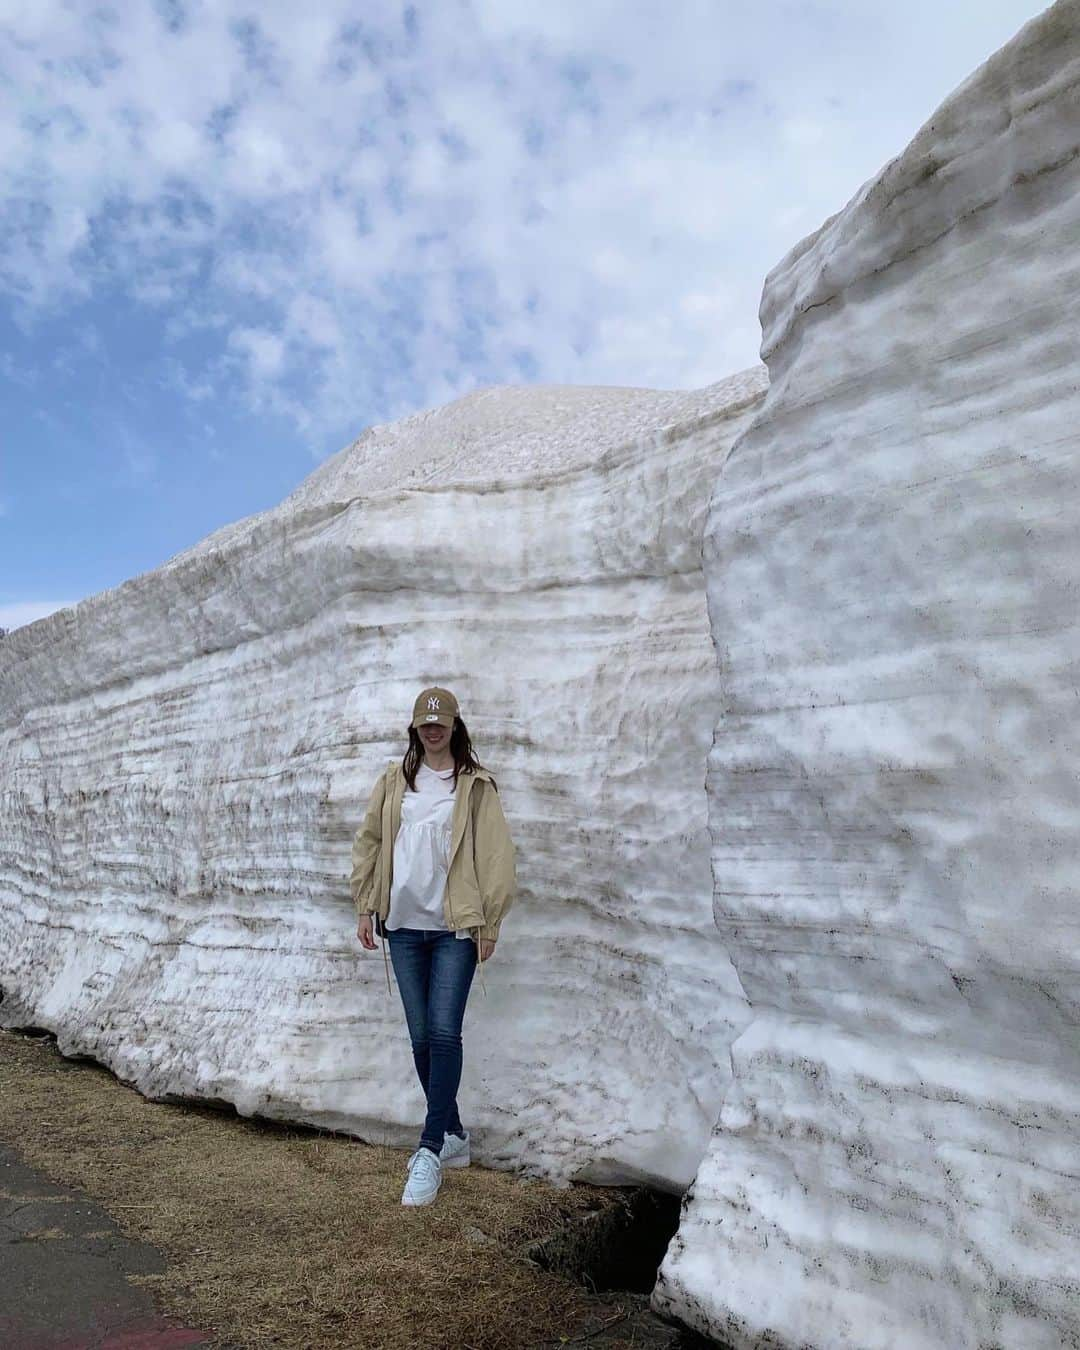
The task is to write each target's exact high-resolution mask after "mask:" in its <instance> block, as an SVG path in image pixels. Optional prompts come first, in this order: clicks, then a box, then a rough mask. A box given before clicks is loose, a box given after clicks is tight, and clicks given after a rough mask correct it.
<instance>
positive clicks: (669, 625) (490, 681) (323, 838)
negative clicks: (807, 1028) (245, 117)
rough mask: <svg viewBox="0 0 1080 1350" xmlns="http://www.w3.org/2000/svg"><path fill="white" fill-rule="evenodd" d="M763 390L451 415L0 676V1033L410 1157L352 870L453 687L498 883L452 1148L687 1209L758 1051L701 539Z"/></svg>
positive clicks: (405, 429) (728, 383) (393, 1004)
mask: <svg viewBox="0 0 1080 1350" xmlns="http://www.w3.org/2000/svg"><path fill="white" fill-rule="evenodd" d="M764 388H765V375H764V369H763V368H762V367H758V368H755V369H753V370H750V371H748V372H745V373H744V374H742V375H739V376H734V377H732V378H730V379H728V380H724V381H722V382H720V383H719V384H717V385H714V386H711V387H710V388H708V389H705V390H699V391H695V392H692V393H685V392H683V393H657V392H654V391H650V390H634V389H605V388H601V389H573V388H571V389H562V388H528V389H505V388H500V389H492V390H487V391H484V392H483V393H480V394H474V395H470V396H469V397H467V398H465V399H463V400H461V401H460V402H458V403H455V404H453V405H451V406H449V407H447V408H442V409H438V410H436V411H433V412H431V413H423V414H418V415H417V416H415V417H412V418H409V419H406V420H405V421H404V422H400V423H397V424H395V425H394V426H392V427H378V428H373V429H372V430H371V431H370V432H368V433H367V434H366V435H365V436H364V437H362V438H361V439H360V441H359V442H357V444H356V445H355V446H353V447H350V448H349V449H348V450H346V451H344V452H342V453H341V454H340V455H337V456H335V457H333V458H332V459H331V460H328V461H327V462H326V463H325V464H324V465H322V466H321V467H320V469H318V470H317V471H316V472H315V473H313V474H312V475H311V476H310V477H309V478H308V479H307V480H306V481H305V482H304V483H303V484H301V486H300V487H299V488H298V489H297V491H296V492H295V493H293V494H292V496H290V497H289V498H287V499H286V500H285V501H284V502H283V503H281V505H280V506H278V507H276V508H275V509H273V510H272V511H268V512H266V513H264V514H262V515H259V516H254V517H252V518H250V519H248V520H244V521H240V522H238V523H237V524H235V525H231V526H229V527H227V528H226V529H223V530H221V531H219V532H217V533H215V534H214V535H212V536H210V537H209V538H208V539H206V540H204V541H202V543H200V544H199V545H197V546H196V547H195V548H192V549H190V550H188V551H187V552H185V553H182V554H180V555H178V556H177V557H175V558H173V559H170V560H169V561H168V562H167V563H166V564H165V565H164V566H162V567H160V568H158V569H157V570H156V571H153V572H150V573H147V574H145V575H143V576H139V577H136V578H134V579H133V580H131V581H129V582H126V583H125V584H124V585H122V586H119V587H117V588H116V589H114V590H111V591H107V592H104V593H102V594H100V595H96V596H93V597H91V598H89V599H87V600H86V601H84V602H83V603H81V604H79V605H77V606H75V607H74V608H73V609H70V610H65V611H61V612H60V613H57V614H55V615H52V616H50V617H49V618H46V619H43V620H41V621H40V622H38V623H35V624H31V625H29V626H28V627H26V628H22V629H18V630H16V631H15V632H14V633H13V634H12V635H11V636H10V637H9V638H7V639H6V640H5V641H4V642H2V643H0V709H2V716H3V728H2V730H0V758H2V762H3V765H4V774H3V779H2V782H0V986H2V988H3V993H4V999H3V1002H2V1003H0V1015H3V1017H4V1018H5V1020H6V1021H8V1022H9V1023H15V1024H18V1023H21V1024H23V1025H26V1024H29V1023H32V1024H36V1025H39V1026H43V1027H48V1028H50V1029H52V1030H55V1031H56V1033H57V1035H58V1037H59V1043H60V1046H61V1048H62V1049H63V1050H64V1051H65V1052H67V1053H81V1054H87V1055H92V1056H94V1057H95V1058H97V1059H98V1060H100V1061H101V1062H102V1063H104V1064H107V1065H108V1066H109V1067H110V1068H112V1069H113V1070H114V1071H115V1072H116V1073H118V1074H119V1075H121V1076H122V1077H123V1078H124V1079H126V1080H127V1081H129V1082H131V1083H133V1084H134V1085H135V1086H136V1087H137V1088H138V1089H139V1090H140V1091H142V1092H145V1093H147V1094H150V1095H153V1096H167V1095H171V1096H180V1097H195V1098H202V1099H215V1100H220V1101H223V1102H226V1103H232V1104H235V1106H236V1107H237V1108H238V1109H239V1110H240V1111H241V1112H243V1113H245V1114H248V1113H258V1114H261V1115H264V1116H270V1117H281V1118H286V1119H289V1120H294V1121H304V1122H309V1123H317V1124H323V1125H327V1126H332V1127H336V1128H341V1129H343V1130H348V1131H351V1132H353V1133H355V1134H357V1135H358V1136H359V1137H361V1138H364V1139H369V1140H372V1141H378V1142H392V1143H396V1144H399V1145H401V1146H402V1147H404V1146H406V1145H414V1144H415V1140H416V1138H417V1137H418V1136H419V1128H420V1125H421V1124H422V1121H423V1114H424V1109H425V1107H424V1102H423V1095H422V1092H421V1089H420V1084H419V1082H418V1080H417V1078H416V1073H415V1069H414V1067H413V1062H412V1054H411V1048H410V1044H409V1038H408V1033H407V1029H406V1026H405V1021H404V1014H403V1010H402V1007H401V1001H400V997H399V995H398V991H397V988H396V985H395V984H394V982H393V975H392V972H391V973H390V981H391V983H390V987H388V985H387V979H386V973H385V967H384V962H383V958H382V956H381V954H372V953H366V952H364V951H363V950H362V948H361V947H360V945H359V942H358V941H357V939H356V922H355V918H354V916H353V911H352V906H351V901H350V897H349V891H348V873H349V849H350V844H351V840H352V835H353V832H354V831H355V830H356V828H357V826H358V825H359V823H360V821H361V819H362V817H363V813H364V810H365V808H366V804H367V799H368V795H369V793H370V791H371V788H372V785H373V784H374V782H375V779H376V777H377V776H378V774H379V772H380V771H381V770H382V768H383V767H384V765H385V764H386V763H387V761H388V760H390V759H394V758H400V756H401V754H402V753H403V749H404V747H405V745H407V743H408V740H407V727H408V723H409V718H410V716H411V710H412V705H413V700H414V699H415V697H416V694H417V693H418V692H419V691H420V690H421V689H422V688H423V687H424V686H425V685H426V684H432V683H438V684H442V685H448V686H449V687H450V688H451V689H453V691H454V692H455V694H456V695H457V696H458V698H459V700H460V702H461V707H462V715H463V717H464V718H465V721H466V723H467V725H468V726H469V729H470V732H471V734H472V737H473V740H474V744H475V746H476V748H477V751H478V753H479V756H480V758H481V761H482V762H483V763H485V764H486V765H487V766H488V767H489V768H491V770H492V771H493V773H494V774H495V777H496V779H497V781H498V783H499V787H500V791H501V792H502V794H503V801H504V809H505V811H506V813H507V817H508V819H509V822H510V825H511V829H512V831H513V834H514V837H515V840H516V842H517V848H518V855H519V858H518V877H519V882H520V887H521V889H520V894H519V897H518V902H517V906H516V909H515V911H514V912H513V913H512V915H511V916H510V917H508V918H507V920H506V922H505V924H504V927H503V934H502V940H501V941H500V943H499V946H498V949H497V952H496V956H495V958H494V959H493V960H492V962H491V964H490V965H486V966H485V967H484V972H483V974H484V981H483V987H482V988H481V986H480V979H479V976H478V977H477V988H476V989H475V990H474V991H473V994H472V996H471V997H470V1002H469V1007H468V1010H467V1013H466V1023H465V1034H464V1041H465V1045H466V1047H467V1051H466V1055H465V1066H464V1079H463V1083H462V1087H461V1093H460V1100H461V1109H462V1111H463V1112H464V1113H465V1119H466V1123H467V1124H468V1125H469V1126H470V1128H471V1129H473V1130H474V1131H475V1133H474V1139H475V1143H474V1151H475V1152H476V1154H477V1156H478V1157H479V1158H480V1160H482V1161H483V1162H485V1163H488V1164H492V1165H498V1164H503V1165H507V1166H514V1167H517V1166H520V1165H522V1163H523V1162H524V1164H525V1166H526V1169H527V1170H529V1171H532V1172H535V1173H537V1174H543V1175H546V1176H548V1177H550V1178H551V1179H553V1180H556V1181H559V1182H562V1181H568V1180H569V1179H570V1178H571V1177H575V1176H577V1177H591V1178H595V1179H598V1180H632V1179H635V1178H646V1179H648V1180H650V1181H652V1182H655V1183H656V1184H657V1185H659V1186H661V1187H663V1188H666V1189H669V1190H672V1191H678V1190H681V1189H682V1188H684V1187H685V1186H686V1185H687V1184H688V1182H689V1181H690V1179H691V1178H692V1176H693V1174H694V1171H695V1170H696V1167H697V1164H698V1161H699V1160H700V1158H701V1155H702V1153H703V1152H704V1149H705V1146H706V1144H707V1142H708V1139H709V1135H710V1133H711V1131H712V1128H713V1126H714V1124H715V1120H716V1114H717V1112H718V1111H719V1109H720V1103H721V1100H722V1098H723V1093H724V1089H725V1087H726V1085H727V1082H728V1079H729V1077H730V1060H729V1055H728V1051H729V1046H730V1043H731V1041H732V1039H733V1037H734V1035H735V1034H736V1033H737V1031H738V1030H739V1029H741V1027H742V1025H743V1023H744V1021H745V1017H746V1001H745V999H744V998H743V995H742V990H741V988H740V986H739V982H738V979H737V978H736V976H735V974H734V971H733V970H732V967H731V963H730V961H728V959H727V957H726V955H725V953H724V949H723V945H722V940H721V938H720V935H719V933H718V930H717V928H716V925H715V923H714V922H713V915H712V877H711V873H710V867H709V847H708V812H707V804H706V798H705V791H704V777H705V760H706V756H707V753H708V749H709V745H710V743H711V740H712V729H713V723H714V721H715V709H716V702H717V697H718V691H719V682H718V676H717V671H716V661H715V655H714V652H713V647H712V639H711V635H710V631H709V619H708V612H707V608H706V600H705V589H704V581H703V575H702V567H701V543H702V530H703V525H704V519H705V512H706V508H707V505H708V500H709V493H710V491H711V486H712V482H713V479H714V478H715V472H716V466H717V464H718V462H719V461H720V459H722V457H723V455H724V454H725V453H726V451H727V448H728V447H729V446H730V444H731V442H732V441H733V440H734V438H735V437H736V436H737V435H738V434H739V433H740V432H741V431H742V430H744V429H745V427H746V426H747V424H748V422H749V419H750V417H751V416H752V414H753V411H754V409H755V408H756V407H757V406H758V405H759V404H760V401H761V398H762V395H763V392H764Z"/></svg>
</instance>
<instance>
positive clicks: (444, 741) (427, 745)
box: [417, 722, 450, 750]
mask: <svg viewBox="0 0 1080 1350" xmlns="http://www.w3.org/2000/svg"><path fill="white" fill-rule="evenodd" d="M417 731H418V733H419V735H420V739H421V741H423V743H424V749H425V750H441V749H442V748H443V747H444V746H449V744H450V728H449V727H444V726H443V725H442V723H441V722H425V723H424V725H423V726H422V727H417Z"/></svg>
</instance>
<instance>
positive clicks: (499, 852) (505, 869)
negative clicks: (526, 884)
mask: <svg viewBox="0 0 1080 1350" xmlns="http://www.w3.org/2000/svg"><path fill="white" fill-rule="evenodd" d="M473 850H474V856H475V859H476V879H477V881H478V882H479V883H480V896H481V899H482V900H483V903H484V925H483V927H482V928H481V929H480V936H481V937H482V938H490V939H491V940H492V941H497V940H498V937H499V925H500V924H501V923H502V921H503V918H504V917H505V915H506V912H507V911H508V910H509V908H510V906H511V905H512V904H513V903H514V897H515V895H516V893H517V875H516V871H515V865H514V841H513V840H512V839H511V838H510V828H509V826H508V825H507V823H506V817H505V816H504V815H503V809H502V802H501V801H500V800H499V793H498V789H497V788H495V787H493V786H492V785H491V783H488V782H485V783H484V785H483V789H482V791H481V793H480V802H479V805H478V807H477V810H476V821H475V824H474V827H473Z"/></svg>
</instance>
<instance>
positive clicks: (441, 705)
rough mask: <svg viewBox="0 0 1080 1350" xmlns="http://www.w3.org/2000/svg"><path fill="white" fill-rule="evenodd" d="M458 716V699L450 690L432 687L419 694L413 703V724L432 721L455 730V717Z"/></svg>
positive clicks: (421, 724)
mask: <svg viewBox="0 0 1080 1350" xmlns="http://www.w3.org/2000/svg"><path fill="white" fill-rule="evenodd" d="M457 716H459V713H458V701H457V699H456V698H455V697H454V696H453V694H452V693H451V692H450V690H449V689H438V688H435V687H432V688H431V689H425V690H424V691H423V693H421V694H418V695H417V698H416V702H415V703H414V704H413V715H412V723H411V725H412V726H414V727H422V726H427V725H428V724H429V723H431V722H438V723H439V724H440V725H442V726H444V727H448V728H449V729H450V730H453V726H454V718H455V717H457Z"/></svg>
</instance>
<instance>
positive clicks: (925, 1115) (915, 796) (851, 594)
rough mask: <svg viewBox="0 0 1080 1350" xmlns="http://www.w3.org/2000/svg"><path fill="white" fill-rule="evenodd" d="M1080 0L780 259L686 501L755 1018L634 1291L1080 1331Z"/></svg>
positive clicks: (845, 1327) (920, 1342)
mask: <svg viewBox="0 0 1080 1350" xmlns="http://www.w3.org/2000/svg"><path fill="white" fill-rule="evenodd" d="M1078 155H1080V7H1078V6H1077V5H1076V4H1075V3H1063V4H1058V5H1055V6H1054V7H1053V8H1052V9H1050V10H1048V11H1047V12H1046V13H1045V14H1043V15H1042V16H1041V17H1040V18H1038V19H1037V20H1035V21H1033V22H1032V23H1030V24H1029V25H1027V26H1026V27H1025V28H1024V29H1023V30H1022V31H1021V33H1020V34H1019V35H1018V36H1017V37H1016V38H1015V39H1014V40H1013V41H1012V42H1011V43H1010V44H1009V45H1008V46H1007V47H1005V48H1004V49H1002V50H1001V51H1000V52H999V53H997V54H996V55H995V56H994V57H993V58H992V59H991V60H990V61H988V62H987V63H986V64H985V65H983V66H982V67H981V68H980V69H979V70H978V71H977V72H976V73H975V74H974V75H973V76H971V78H970V79H968V80H967V81H966V82H965V83H964V84H963V85H962V86H961V87H960V88H959V89H958V90H957V91H956V92H955V93H954V94H953V95H952V96H951V97H950V98H949V99H948V101H947V102H946V103H945V104H944V105H943V106H942V107H941V108H940V109H939V110H938V111H937V112H936V113H935V114H934V116H933V117H932V118H931V119H930V120H929V122H927V124H926V125H925V126H924V127H923V128H922V130H921V131H920V132H919V134H918V135H917V136H916V137H915V139H914V140H913V141H912V143H911V145H910V146H908V148H907V149H906V150H905V151H904V152H903V153H902V154H901V155H900V156H899V157H898V158H896V159H895V160H893V161H892V162H891V163H890V164H888V165H887V166H886V167H885V168H884V169H883V170H882V172H881V173H880V174H879V175H878V176H877V177H876V178H875V179H874V180H873V181H872V182H870V183H868V184H866V185H865V186H864V188H863V189H862V190H861V191H860V192H859V193H858V194H857V196H856V197H855V198H854V199H853V200H852V201H851V202H850V204H849V205H848V206H847V207H845V209H844V210H843V211H841V212H840V213H839V214H838V215H836V216H834V217H832V218H831V219H830V220H828V221H827V222H826V223H825V224H824V225H823V226H822V227H821V229H820V230H818V232H817V233H816V234H814V235H812V236H811V237H810V238H808V239H805V240H804V241H803V242H802V243H801V244H799V245H798V246H797V247H796V248H795V249H793V250H792V252H791V253H789V254H788V256H787V257H786V258H784V259H783V261H782V262H781V263H780V264H779V265H778V266H777V267H776V268H774V270H773V271H772V272H771V273H770V275H769V277H768V278H767V281H766V285H765V292H764V297H763V301H762V306H761V318H762V328H763V334H764V341H763V348H762V354H763V356H764V358H765V360H766V362H767V365H768V369H769V391H768V395H767V397H766V400H765V403H764V405H763V407H762V409H761V411H760V413H759V414H758V416H757V418H756V420H755V422H754V424H753V426H752V427H751V428H750V429H749V431H748V432H747V433H746V435H745V436H744V437H743V438H742V439H741V440H740V441H739V442H738V443H737V444H736V445H735V446H734V448H733V449H732V452H731V455H730V457H729V458H728V460H727V462H726V464H725V466H724V469H723V472H722V474H721V475H720V476H719V477H718V479H717V482H716V485H715V490H714V493H713V498H712V502H711V505H710V511H709V517H708V520H707V523H706V532H705V570H706V584H707V588H708V596H709V615H710V621H711V625H712V631H713V635H714V638H715V640H716V644H717V655H718V661H719V666H720V671H721V707H720V714H719V717H718V719H717V724H716V735H715V741H714V744H713V747H712V751H711V753H710V755H709V772H708V793H709V822H710V830H711V835H712V866H713V875H714V880H715V888H716V890H715V913H716V923H717V927H718V929H719V931H720V933H721V935H722V938H723V943H724V947H725V949H726V951H727V952H728V953H729V955H730V956H731V959H732V961H733V962H734V965H735V969H736V970H737V972H738V975H739V978H740V981H741V983H742V987H743V990H744V992H745V994H746V997H747V999H748V1000H749V1003H750V1007H751V1011H752V1018H751V1020H750V1022H749V1023H748V1025H747V1026H746V1028H745V1030H744V1031H743V1032H742V1034H741V1035H740V1036H739V1037H738V1039H737V1040H736V1041H735V1044H734V1046H733V1047H732V1063H733V1066H734V1082H733V1084H732V1087H731V1090H730V1091H729V1092H728V1094H727V1096H726V1098H725V1101H724V1105H723V1108H722V1110H721V1113H720V1118H719V1121H718V1124H717V1129H716V1132H715V1134H714V1136H713V1139H712V1141H711V1143H710V1146H709V1150H708V1153H707V1155H706V1157H705V1159H704V1160H703V1162H702V1165H701V1167H700V1169H699V1171H698V1174H697V1177H696V1178H695V1180H694V1183H693V1186H692V1187H691V1189H690V1194H689V1198H688V1201H687V1204H686V1207H685V1211H684V1217H683V1222H682V1224H681V1227H680V1230H679V1233H678V1234H677V1235H676V1238H675V1239H674V1241H673V1242H672V1244H671V1245H670V1247H669V1249H668V1253H667V1257H666V1259H665V1262H664V1264H663V1266H662V1268H661V1279H660V1282H659V1285H658V1288H657V1290H656V1291H655V1293H654V1304H655V1305H656V1306H657V1307H658V1308H660V1309H667V1310H669V1311H675V1312H677V1313H678V1315H679V1316H680V1317H681V1318H683V1319H684V1320H686V1321H688V1322H691V1323H692V1324H694V1325H696V1326H698V1327H699V1328H700V1329H701V1330H703V1331H706V1332H708V1333H709V1334H711V1335H713V1336H716V1337H718V1338H722V1339H723V1340H725V1341H726V1342H727V1343H729V1344H730V1345H731V1346H733V1347H736V1348H737V1350H743V1348H744V1347H750V1346H753V1347H759V1346H770V1347H771V1346H785V1347H787V1346H791V1347H803V1346H813V1347H830V1348H832V1347H836V1348H839V1347H843V1348H844V1350H849V1348H850V1350H886V1347H888V1348H889V1350H892V1348H893V1347H898V1348H902V1350H942V1347H948V1350H967V1348H968V1347H970V1348H971V1350H974V1348H975V1347H980V1348H981V1347H987V1348H989V1347H991V1346H993V1347H1002V1346H1008V1347H1016V1350H1051V1348H1053V1350H1059V1348H1060V1347H1062V1346H1066V1345H1068V1346H1075V1345H1077V1344H1080V1245H1078V1235H1080V1037H1078V1028H1077V1010H1078V1002H1080V998H1078V996H1080V906H1078V904H1077V892H1078V882H1080V627H1078V624H1077V619H1078V613H1080V611H1078V602H1080V445H1078V436H1077V427H1078V426H1080V379H1078V372H1080V304H1078V300H1077V297H1078V296H1080V158H1078Z"/></svg>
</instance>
